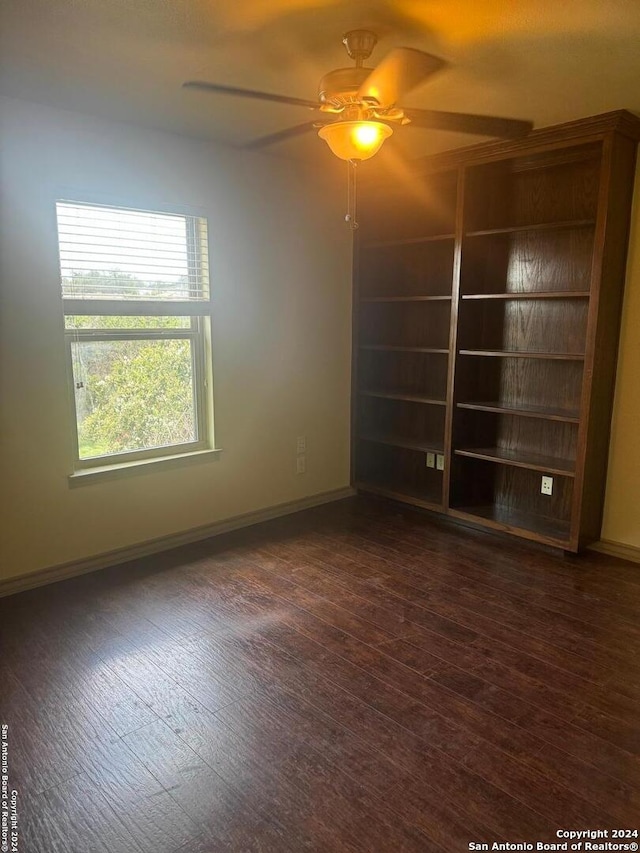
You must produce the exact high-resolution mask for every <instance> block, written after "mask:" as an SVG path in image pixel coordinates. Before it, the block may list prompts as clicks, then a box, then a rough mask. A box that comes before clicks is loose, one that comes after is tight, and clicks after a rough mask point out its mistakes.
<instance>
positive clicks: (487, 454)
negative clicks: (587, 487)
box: [454, 447, 575, 477]
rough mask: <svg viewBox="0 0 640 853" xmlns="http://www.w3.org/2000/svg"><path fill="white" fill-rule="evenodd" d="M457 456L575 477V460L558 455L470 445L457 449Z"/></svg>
mask: <svg viewBox="0 0 640 853" xmlns="http://www.w3.org/2000/svg"><path fill="white" fill-rule="evenodd" d="M454 453H455V454H456V456H468V457H470V458H471V459H483V460H484V461H486V462H495V463H496V464H498V465H511V466H512V467H514V468H527V469H528V470H530V471H540V472H542V473H543V474H557V475H558V476H561V477H575V462H574V461H573V460H572V459H561V458H558V457H556V456H543V455H541V454H538V453H527V451H525V450H505V449H503V448H502V447H469V448H460V449H458V450H455V451H454Z"/></svg>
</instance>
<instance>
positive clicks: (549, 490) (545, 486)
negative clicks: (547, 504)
mask: <svg viewBox="0 0 640 853" xmlns="http://www.w3.org/2000/svg"><path fill="white" fill-rule="evenodd" d="M540 492H541V494H543V495H552V494H553V477H543V478H542V483H541V485H540Z"/></svg>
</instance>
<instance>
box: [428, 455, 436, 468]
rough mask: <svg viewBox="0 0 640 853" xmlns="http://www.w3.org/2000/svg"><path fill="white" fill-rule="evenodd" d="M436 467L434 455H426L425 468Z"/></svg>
mask: <svg viewBox="0 0 640 853" xmlns="http://www.w3.org/2000/svg"><path fill="white" fill-rule="evenodd" d="M435 467H436V454H435V453H427V468H435Z"/></svg>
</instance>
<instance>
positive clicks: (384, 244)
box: [360, 234, 455, 249]
mask: <svg viewBox="0 0 640 853" xmlns="http://www.w3.org/2000/svg"><path fill="white" fill-rule="evenodd" d="M454 239H455V234H430V235H428V236H426V237H402V238H398V239H396V240H372V241H370V242H369V243H362V244H361V246H360V248H361V249H387V248H391V247H393V246H419V245H420V244H421V243H440V242H442V241H443V240H454Z"/></svg>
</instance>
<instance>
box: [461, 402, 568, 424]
mask: <svg viewBox="0 0 640 853" xmlns="http://www.w3.org/2000/svg"><path fill="white" fill-rule="evenodd" d="M457 408H459V409H471V410H473V411H478V412H495V413H497V414H500V415H518V416H519V417H523V418H540V419H542V420H547V421H561V422H563V423H568V424H577V423H580V416H579V413H578V412H576V411H573V410H570V409H551V408H545V407H544V406H525V405H524V404H522V403H519V404H517V405H516V404H515V403H500V402H497V401H496V402H486V403H485V402H481V403H458V404H457Z"/></svg>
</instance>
